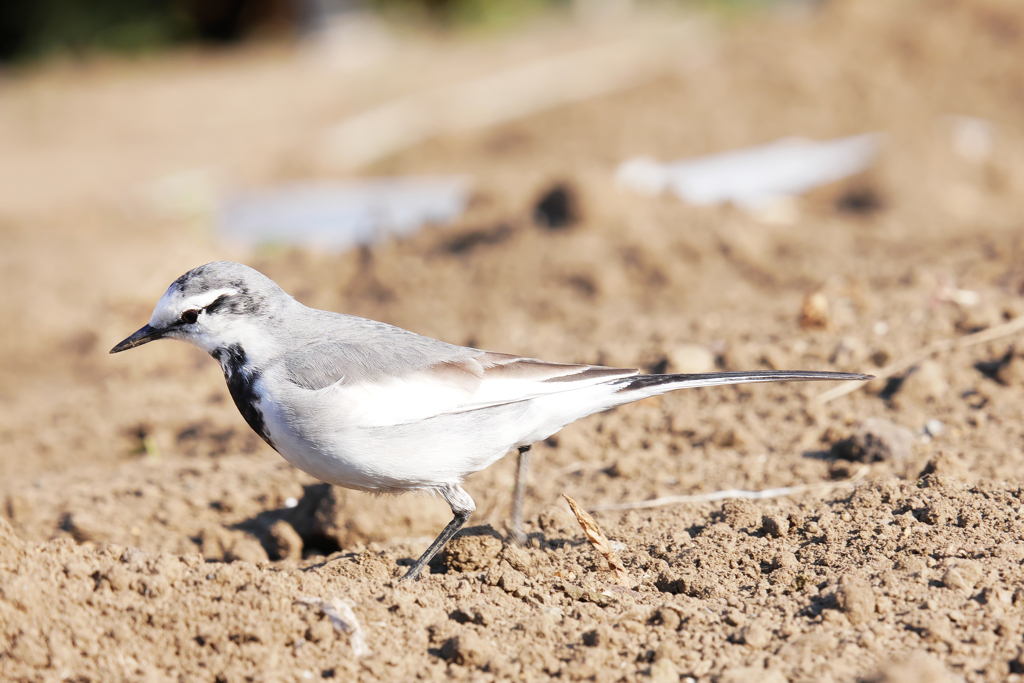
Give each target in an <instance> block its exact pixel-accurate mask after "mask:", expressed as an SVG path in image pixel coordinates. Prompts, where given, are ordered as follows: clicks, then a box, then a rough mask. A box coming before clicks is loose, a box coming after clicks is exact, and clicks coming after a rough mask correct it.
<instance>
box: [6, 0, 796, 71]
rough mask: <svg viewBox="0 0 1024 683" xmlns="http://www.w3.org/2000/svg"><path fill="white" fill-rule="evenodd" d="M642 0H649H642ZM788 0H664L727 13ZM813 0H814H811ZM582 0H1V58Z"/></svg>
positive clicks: (485, 23)
mask: <svg viewBox="0 0 1024 683" xmlns="http://www.w3.org/2000/svg"><path fill="white" fill-rule="evenodd" d="M636 1H637V2H638V3H642V2H644V0H636ZM779 1H780V0H662V3H663V4H674V5H679V6H687V5H689V6H691V7H695V8H701V9H704V10H706V11H711V12H713V13H715V14H719V15H725V16H727V17H728V16H737V15H742V14H747V13H749V12H750V11H751V10H755V11H756V10H758V9H762V8H765V7H768V6H769V5H771V4H775V3H777V2H779ZM804 1H805V2H809V1H812V0H804ZM573 2H574V0H0V61H7V62H25V61H30V60H33V59H37V58H40V57H45V56H47V55H51V54H60V53H63V54H68V53H71V54H86V53H89V52H94V51H116V52H127V53H134V52H140V51H147V50H153V49H159V48H163V47H166V46H169V45H173V44H179V43H184V42H192V41H206V42H215V43H225V42H232V41H235V40H239V39H241V38H244V37H246V36H247V35H251V34H252V33H253V32H254V31H260V30H262V29H266V28H268V27H269V28H270V29H272V30H271V31H264V32H273V30H276V31H277V32H278V33H281V32H294V31H296V30H301V28H308V27H309V26H310V25H314V24H315V18H314V17H315V15H316V13H317V12H318V11H323V10H325V9H327V10H329V9H330V8H331V7H332V6H334V7H341V6H346V7H348V8H363V9H369V10H371V11H375V12H378V13H380V14H382V15H383V16H384V17H386V18H388V19H392V20H395V21H398V22H401V23H407V24H408V23H424V24H429V25H434V26H441V27H454V28H463V29H464V28H473V29H477V28H481V29H485V30H486V29H503V28H509V27H513V26H515V25H517V24H522V23H524V22H525V21H528V20H530V19H532V18H534V17H536V16H538V15H540V14H542V13H544V12H548V11H552V10H555V11H558V10H565V9H568V8H570V7H571V6H572V5H573Z"/></svg>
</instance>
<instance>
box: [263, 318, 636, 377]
mask: <svg viewBox="0 0 1024 683" xmlns="http://www.w3.org/2000/svg"><path fill="white" fill-rule="evenodd" d="M313 314H314V315H316V316H317V318H316V319H315V320H311V321H310V323H311V325H310V327H311V328H313V329H317V330H318V331H319V332H320V333H321V335H322V336H321V337H320V338H319V339H309V340H307V341H306V343H305V344H303V345H301V346H299V347H298V348H296V349H294V350H292V351H291V352H289V353H287V354H285V355H284V356H282V357H281V358H280V359H279V361H278V362H280V363H281V365H282V367H283V369H284V375H285V376H286V377H287V378H288V379H289V380H290V381H292V382H293V383H294V384H296V385H298V386H300V387H302V388H304V389H310V390H318V389H323V388H325V387H328V386H331V385H335V384H338V385H341V386H351V385H354V384H364V383H370V384H374V383H380V382H383V381H385V380H387V379H391V378H407V377H410V376H412V375H417V376H418V379H421V380H426V381H428V382H437V383H439V384H443V385H447V386H449V387H452V386H455V387H458V388H460V389H464V390H466V391H468V392H470V393H473V394H475V393H476V392H477V390H478V389H479V388H480V386H481V384H482V383H483V382H484V381H485V380H487V381H491V380H498V381H501V380H511V381H513V383H515V384H520V385H529V384H533V383H541V384H542V385H544V384H548V383H559V382H584V383H589V381H594V380H607V379H613V378H616V377H629V376H632V375H635V374H637V373H638V372H639V371H638V370H632V369H622V368H606V367H600V366H594V365H580V364H567V363H548V362H545V361H541V360H536V359H533V358H523V357H520V356H513V355H509V354H504V353H491V352H488V351H481V350H480V349H473V348H468V347H465V346H456V345H454V344H448V343H446V342H442V341H438V340H436V339H432V338H430V337H424V336H422V335H419V334H416V333H414V332H409V331H408V330H404V329H402V328H399V327H394V326H392V325H387V324H385V323H380V322H377V321H374V320H367V319H365V318H357V317H354V316H346V315H340V314H336V313H328V312H325V311H314V312H313ZM516 380H518V381H516ZM502 383H503V384H504V383H505V382H502ZM523 388H525V387H523ZM537 389H540V391H541V393H548V391H557V390H558V389H557V388H556V387H550V388H549V389H543V388H541V387H537ZM510 393H512V394H515V393H516V392H515V391H513V392H510ZM524 393H529V392H524Z"/></svg>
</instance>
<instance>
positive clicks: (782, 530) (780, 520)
mask: <svg viewBox="0 0 1024 683" xmlns="http://www.w3.org/2000/svg"><path fill="white" fill-rule="evenodd" d="M761 530H762V531H764V533H766V534H768V535H769V536H772V537H773V538H782V537H784V536H788V535H789V518H788V517H787V516H786V515H783V514H777V515H771V516H768V515H764V516H763V517H761Z"/></svg>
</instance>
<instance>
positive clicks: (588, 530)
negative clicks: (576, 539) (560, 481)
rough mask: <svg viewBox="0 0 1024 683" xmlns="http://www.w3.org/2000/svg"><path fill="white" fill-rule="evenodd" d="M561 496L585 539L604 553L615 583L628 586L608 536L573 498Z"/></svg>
mask: <svg viewBox="0 0 1024 683" xmlns="http://www.w3.org/2000/svg"><path fill="white" fill-rule="evenodd" d="M562 498H565V502H567V503H568V504H569V508H570V509H571V510H572V513H573V514H574V515H576V521H578V522H579V523H580V526H581V527H583V533H585V534H586V535H587V540H588V541H590V544H591V545H592V546H594V549H595V550H597V552H599V553H601V554H602V555H604V559H606V560H608V566H609V567H611V568H612V571H613V572H615V584H616V585H617V586H624V587H626V588H629V575H628V574H626V567H625V565H623V564H622V560H620V559H619V556H618V554H617V553H616V552H615V549H614V548H612V544H611V543H609V542H608V537H607V536H605V535H604V534H603V533H602V532H601V527H599V526H597V522H596V521H595V520H594V518H593V517H591V516H590V513H588V512H587V511H586V510H584V509H583V508H581V507H580V504H579V503H577V502H576V501H575V500H573V499H572V498H570V497H569V496H567V495H565V494H564V493H563V494H562Z"/></svg>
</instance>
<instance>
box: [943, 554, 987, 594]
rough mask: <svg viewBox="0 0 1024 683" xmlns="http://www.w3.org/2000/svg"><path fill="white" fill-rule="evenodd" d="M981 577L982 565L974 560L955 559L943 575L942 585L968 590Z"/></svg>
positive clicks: (958, 589)
mask: <svg viewBox="0 0 1024 683" xmlns="http://www.w3.org/2000/svg"><path fill="white" fill-rule="evenodd" d="M980 578H981V567H980V566H978V563H977V562H974V561H972V560H954V561H953V562H952V563H950V565H949V568H947V569H946V572H945V574H943V575H942V585H943V586H945V587H946V588H950V589H952V590H957V591H961V592H965V593H966V592H968V591H970V590H973V589H974V586H975V585H976V584H977V583H978V580H979V579H980Z"/></svg>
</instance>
